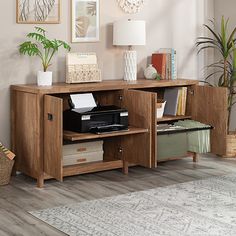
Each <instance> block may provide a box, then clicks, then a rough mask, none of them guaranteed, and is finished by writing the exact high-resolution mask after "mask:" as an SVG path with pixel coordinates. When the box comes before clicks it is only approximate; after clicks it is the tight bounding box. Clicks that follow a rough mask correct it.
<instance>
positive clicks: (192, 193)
mask: <svg viewBox="0 0 236 236" xmlns="http://www.w3.org/2000/svg"><path fill="white" fill-rule="evenodd" d="M30 214H32V215H33V216H35V217H36V218H38V219H40V220H42V221H44V222H45V223H47V224H49V225H50V226H53V227H54V228H56V229H58V230H60V231H62V232H64V233H65V234H67V235H71V236H72V235H73V236H85V235H86V236H87V235H95V236H155V235H168V236H185V235H186V236H187V235H189V236H190V235H191V236H192V235H197V236H204V235H207V236H210V235H212V236H217V235H219V236H229V235H232V236H235V235H236V174H231V175H227V176H222V177H213V178H210V179H206V180H199V181H194V182H188V183H183V184H176V185H172V186H168V187H162V188H156V189H151V190H148V191H142V192H134V193H130V194H125V195H120V196H115V197H110V198H104V199H100V200H94V201H86V202H82V203H78V204H73V205H68V206H62V207H56V208H51V209H45V210H41V211H34V212H30Z"/></svg>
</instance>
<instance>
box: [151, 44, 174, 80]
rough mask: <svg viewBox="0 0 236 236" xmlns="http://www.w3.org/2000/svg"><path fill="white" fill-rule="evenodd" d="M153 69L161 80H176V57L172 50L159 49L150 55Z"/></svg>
mask: <svg viewBox="0 0 236 236" xmlns="http://www.w3.org/2000/svg"><path fill="white" fill-rule="evenodd" d="M152 64H153V67H155V69H156V70H157V72H158V73H159V74H160V76H161V79H165V80H174V79H177V57H176V50H175V49H173V48H161V49H159V50H158V52H157V53H154V54H152Z"/></svg>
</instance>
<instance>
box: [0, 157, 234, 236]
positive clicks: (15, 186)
mask: <svg viewBox="0 0 236 236" xmlns="http://www.w3.org/2000/svg"><path fill="white" fill-rule="evenodd" d="M232 172H236V159H235V160H233V159H227V160H225V159H220V158H219V157H215V156H210V155H208V156H205V157H202V158H201V159H200V161H199V163H197V164H194V163H193V162H192V160H191V158H189V159H183V160H178V161H171V162H166V163H162V164H161V165H160V166H159V167H158V168H157V169H155V170H149V169H145V168H141V167H133V168H130V173H129V176H124V175H123V174H122V173H121V171H119V170H115V171H106V172H100V173H95V174H88V175H81V176H75V177H68V178H65V180H64V182H63V183H60V182H58V181H55V180H49V181H46V184H45V188H44V189H38V188H36V187H35V185H36V182H35V181H34V180H32V179H31V178H29V177H26V176H24V175H18V176H16V177H14V178H12V181H11V184H10V185H8V186H4V187H0V235H1V236H6V235H7V236H9V235H23V236H28V235H29V236H32V235H34V236H38V235H48V236H54V235H55V236H56V235H57V236H58V235H64V234H62V233H61V232H59V231H57V230H55V229H53V228H51V227H50V226H48V225H46V224H44V223H42V222H41V221H39V220H37V219H35V218H33V217H32V216H31V215H29V214H28V213H27V211H32V210H39V209H44V208H49V207H55V206H61V205H66V204H71V203H78V202H81V201H86V200H93V199H99V198H104V197H109V196H115V195H119V194H124V193H128V192H134V191H140V190H147V189H151V188H156V187H161V186H167V185H171V184H176V183H182V182H187V181H193V180H197V179H204V178H209V177H212V176H219V175H224V174H228V173H232Z"/></svg>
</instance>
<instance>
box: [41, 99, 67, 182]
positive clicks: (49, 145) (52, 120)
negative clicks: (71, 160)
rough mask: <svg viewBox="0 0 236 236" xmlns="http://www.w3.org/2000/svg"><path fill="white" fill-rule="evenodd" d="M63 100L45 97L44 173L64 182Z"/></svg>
mask: <svg viewBox="0 0 236 236" xmlns="http://www.w3.org/2000/svg"><path fill="white" fill-rule="evenodd" d="M62 114H63V102H62V99H60V98H57V97H53V96H49V95H45V97H44V172H45V173H46V174H48V175H50V176H51V177H53V178H55V179H57V180H59V181H62V180H63V167H62V142H63V140H62V132H63V124H62V122H63V120H62Z"/></svg>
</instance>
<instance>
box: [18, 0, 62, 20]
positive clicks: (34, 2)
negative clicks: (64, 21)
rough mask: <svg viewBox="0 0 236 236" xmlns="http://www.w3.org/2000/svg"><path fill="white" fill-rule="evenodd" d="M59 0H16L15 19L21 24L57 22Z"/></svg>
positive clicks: (58, 18)
mask: <svg viewBox="0 0 236 236" xmlns="http://www.w3.org/2000/svg"><path fill="white" fill-rule="evenodd" d="M60 1H61V0H16V21H17V23H21V24H59V23H60Z"/></svg>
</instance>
